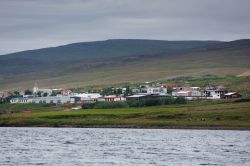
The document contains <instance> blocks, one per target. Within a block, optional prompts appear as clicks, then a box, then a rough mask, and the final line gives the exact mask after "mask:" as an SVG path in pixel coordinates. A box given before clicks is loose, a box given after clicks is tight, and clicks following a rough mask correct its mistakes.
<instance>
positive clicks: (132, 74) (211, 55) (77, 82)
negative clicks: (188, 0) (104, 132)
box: [0, 43, 250, 90]
mask: <svg viewBox="0 0 250 166" xmlns="http://www.w3.org/2000/svg"><path fill="white" fill-rule="evenodd" d="M99 61H100V62H99ZM99 61H98V62H97V61H94V62H85V61H79V62H77V63H74V65H72V64H71V65H62V66H61V67H59V68H51V69H49V70H46V69H45V68H43V69H42V70H39V72H30V73H19V74H18V75H16V74H8V75H5V76H4V77H0V90H1V89H13V87H14V88H16V89H25V88H31V87H32V86H33V84H34V81H35V80H38V83H39V85H40V86H43V87H81V86H88V85H100V84H117V83H124V82H132V83H134V82H141V81H151V80H155V79H166V78H172V77H177V76H201V75H206V74H213V75H214V74H216V75H229V74H230V75H238V74H241V73H243V72H246V71H249V70H250V63H249V62H250V47H249V44H245V45H244V44H242V45H241V43H240V44H238V45H237V44H236V45H235V44H234V43H233V44H231V45H229V46H225V47H224V46H220V47H218V48H217V47H216V48H204V49H199V50H192V51H189V52H186V53H175V54H174V55H167V56H165V55H164V54H162V55H151V56H130V57H126V58H124V57H123V58H117V59H114V58H112V59H108V60H99ZM26 67H27V66H26ZM28 68H29V67H28Z"/></svg>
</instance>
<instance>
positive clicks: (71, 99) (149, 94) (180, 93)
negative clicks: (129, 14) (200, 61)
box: [10, 83, 241, 104]
mask: <svg viewBox="0 0 250 166" xmlns="http://www.w3.org/2000/svg"><path fill="white" fill-rule="evenodd" d="M114 90H116V91H117V89H114ZM120 90H121V92H122V94H119V95H117V94H116V95H104V96H102V95H101V94H100V93H74V92H72V91H71V90H67V89H64V90H62V89H59V93H58V94H57V95H56V96H52V93H53V90H52V89H39V88H38V86H37V85H35V86H34V88H33V93H32V94H31V95H23V97H16V98H12V99H11V100H10V103H46V104H50V103H53V104H65V103H93V102H97V101H103V102H115V101H126V100H132V99H141V98H164V97H171V96H172V97H184V98H186V99H188V100H195V99H222V98H239V97H241V95H240V94H239V93H237V92H229V93H225V91H224V90H223V88H222V87H220V86H210V87H206V88H205V89H204V90H202V89H201V88H200V87H179V86H177V85H176V84H149V83H146V84H144V85H140V86H138V87H131V88H130V89H127V88H122V89H120ZM57 91H58V90H57ZM128 91H129V92H130V94H128V96H125V93H126V92H128ZM38 92H42V94H43V93H46V94H47V96H43V97H38V96H37V93H38ZM123 93H124V94H123Z"/></svg>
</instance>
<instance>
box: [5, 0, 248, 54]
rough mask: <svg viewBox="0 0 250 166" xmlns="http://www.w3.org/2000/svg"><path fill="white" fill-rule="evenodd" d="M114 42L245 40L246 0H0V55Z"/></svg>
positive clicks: (246, 29)
mask: <svg viewBox="0 0 250 166" xmlns="http://www.w3.org/2000/svg"><path fill="white" fill-rule="evenodd" d="M117 38H133V39H134V38H137V39H138V38H141V39H161V40H194V39H196V40H227V41H228V40H235V39H240V38H250V0H0V54H5V53H10V52H15V51H21V50H27V49H35V48H42V47H49V46H57V45H62V44H68V43H73V42H82V41H95V40H106V39H117Z"/></svg>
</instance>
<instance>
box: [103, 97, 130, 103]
mask: <svg viewBox="0 0 250 166" xmlns="http://www.w3.org/2000/svg"><path fill="white" fill-rule="evenodd" d="M104 98H105V101H107V102H113V101H126V98H125V97H122V96H105V97H104Z"/></svg>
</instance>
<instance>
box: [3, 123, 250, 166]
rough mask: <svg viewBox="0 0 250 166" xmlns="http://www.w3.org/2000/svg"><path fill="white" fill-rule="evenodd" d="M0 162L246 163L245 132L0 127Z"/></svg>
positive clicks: (249, 147) (249, 145) (18, 165)
mask: <svg viewBox="0 0 250 166" xmlns="http://www.w3.org/2000/svg"><path fill="white" fill-rule="evenodd" d="M0 165H1V166H4V165H8V166H9V165H13V166H26V165H48V166H59V165H60V166H71V165H79V166H88V165H91V166H92V165H94V166H101V165H108V166H110V165H111V166H112V165H119V166H123V165H124V166H130V165H135V166H140V165H143V166H145V165H156V166H163V165H164V166H165V165H223V166H224V165H227V166H228V165H236V166H243V165H248V166H249V165H250V132H249V131H233V130H230V131H229V130H178V129H177V130H175V129H108V128H0Z"/></svg>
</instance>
